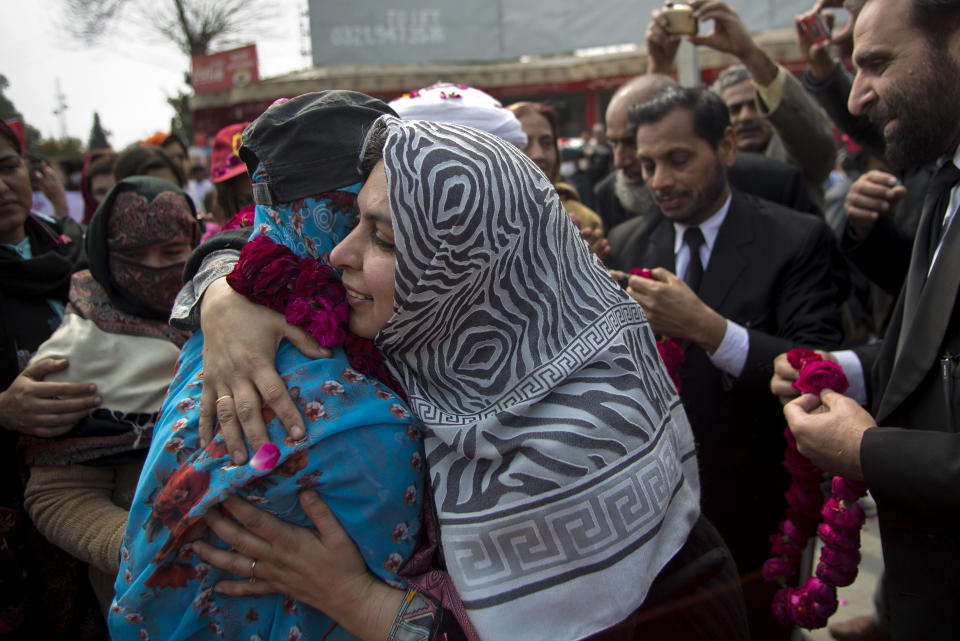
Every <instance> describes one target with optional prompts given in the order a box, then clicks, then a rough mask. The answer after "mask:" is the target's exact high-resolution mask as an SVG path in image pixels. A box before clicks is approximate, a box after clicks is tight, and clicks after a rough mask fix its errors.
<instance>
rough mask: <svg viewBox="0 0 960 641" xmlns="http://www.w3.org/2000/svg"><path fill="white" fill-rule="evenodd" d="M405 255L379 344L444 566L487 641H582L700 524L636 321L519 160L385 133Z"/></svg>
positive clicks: (692, 475)
mask: <svg viewBox="0 0 960 641" xmlns="http://www.w3.org/2000/svg"><path fill="white" fill-rule="evenodd" d="M381 120H384V122H385V124H386V127H387V141H386V144H385V146H384V165H385V168H386V174H387V183H388V189H389V192H390V194H389V196H390V210H391V213H392V216H393V225H394V236H395V242H396V256H397V271H396V290H395V299H394V311H395V313H394V315H393V317H392V318H391V320H390V321H389V322H388V323H387V325H386V326H385V327H384V329H383V330H382V331H381V332H380V334H379V335H378V336H377V339H376V340H377V344H378V346H379V347H380V349H381V350H382V351H383V353H384V354H385V355H386V356H387V358H388V360H389V361H390V362H391V364H392V365H393V367H394V368H395V373H396V374H397V376H398V379H399V380H400V381H401V382H402V384H403V387H404V388H405V389H406V390H407V393H408V395H409V398H410V405H411V407H412V408H413V410H414V412H415V413H416V414H417V415H418V416H419V417H420V419H421V420H422V421H423V422H424V424H425V426H426V428H427V438H426V443H425V444H426V452H427V462H428V468H429V472H428V473H429V476H430V480H431V483H432V485H433V489H434V495H435V499H436V505H437V511H438V515H439V519H440V527H441V543H442V546H443V550H444V557H445V559H446V564H447V568H448V570H449V573H450V575H451V578H452V579H453V581H454V584H455V586H456V588H457V591H458V592H459V594H460V597H461V598H462V599H463V602H464V605H465V607H466V609H467V612H468V613H469V615H470V619H471V622H472V623H473V624H474V626H475V627H476V629H477V631H478V633H479V634H480V637H481V638H482V639H509V638H516V636H517V634H518V630H519V631H521V632H520V633H519V634H520V636H522V637H523V638H524V639H527V640H530V641H537V640H539V639H543V640H544V641H547V640H549V641H558V640H563V639H580V638H583V637H586V636H588V635H590V634H592V633H595V632H597V631H599V630H602V629H604V628H607V627H609V626H611V625H614V624H616V623H618V622H620V621H621V620H623V619H625V618H626V617H627V616H629V615H630V613H631V612H633V611H634V610H635V609H636V608H637V607H638V606H639V605H640V604H641V603H642V601H643V599H644V597H645V596H646V593H647V590H648V588H649V586H650V583H651V581H652V580H653V579H654V577H655V576H656V574H657V573H658V572H659V571H660V569H661V568H662V567H663V566H664V565H665V564H666V563H667V561H669V560H670V558H671V557H672V556H673V554H674V553H675V552H676V551H677V550H678V549H679V548H680V546H681V545H683V543H684V541H685V540H686V537H687V534H688V532H689V531H690V528H691V526H692V524H693V522H694V521H695V520H696V519H697V516H698V514H699V480H698V477H697V472H696V460H695V457H694V443H693V436H692V433H691V431H690V426H689V424H688V422H687V419H686V415H685V414H684V412H683V408H682V407H681V405H680V401H679V399H678V398H677V395H676V393H675V392H674V389H673V384H672V383H671V382H670V379H669V378H668V376H667V374H666V371H665V370H664V368H663V365H662V363H661V361H660V358H659V356H658V354H657V349H656V346H655V343H654V337H653V335H652V334H651V332H650V329H649V327H648V325H647V322H646V318H645V317H644V315H643V312H642V311H641V309H640V306H639V305H637V304H636V303H634V302H633V301H632V300H631V299H630V298H629V297H628V296H626V294H624V293H623V292H622V291H621V290H620V289H619V288H618V287H617V286H616V285H615V284H614V283H613V281H612V280H611V279H610V278H609V277H608V275H607V273H606V270H605V269H604V267H603V265H602V264H601V263H600V261H599V260H597V259H596V258H595V256H594V255H593V253H592V252H591V251H590V249H589V248H588V247H587V245H586V243H585V242H583V240H582V239H581V238H580V236H579V234H578V232H577V229H576V227H575V226H574V225H573V224H572V223H571V222H570V220H569V219H568V217H567V215H566V214H565V213H564V211H563V208H562V206H561V204H560V201H559V200H558V198H557V194H556V191H555V190H554V188H553V187H552V185H551V184H550V182H549V181H548V180H547V178H546V177H545V176H544V175H543V174H542V172H541V171H540V170H539V169H538V168H537V167H536V165H534V164H533V163H532V162H531V161H530V160H528V159H527V158H526V156H524V155H523V153H522V152H520V151H519V150H518V149H516V148H515V147H513V146H512V145H510V144H509V143H505V142H503V141H502V140H500V139H499V138H496V137H494V136H491V135H488V134H485V133H483V132H480V131H477V130H475V129H470V128H468V127H461V126H457V125H448V124H437V123H428V122H423V121H406V122H405V121H400V120H398V119H396V118H393V117H390V116H387V117H384V118H382V119H381Z"/></svg>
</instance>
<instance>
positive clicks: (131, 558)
mask: <svg viewBox="0 0 960 641" xmlns="http://www.w3.org/2000/svg"><path fill="white" fill-rule="evenodd" d="M265 179H266V176H265V175H264V174H263V173H262V172H261V171H260V170H257V171H256V172H255V173H254V175H253V180H254V181H255V182H257V181H264V180H265ZM359 189H360V184H359V183H356V184H353V185H349V186H345V187H341V188H340V189H337V190H334V191H330V192H325V193H321V194H316V195H313V196H309V197H306V198H301V199H298V200H296V201H294V202H286V203H277V204H273V205H257V208H256V216H255V219H254V229H255V232H254V235H255V236H262V237H266V238H269V239H270V240H271V241H273V242H274V243H276V244H278V245H283V246H285V247H287V248H288V249H290V250H292V251H293V252H294V253H296V254H297V255H298V256H299V257H301V258H306V257H311V258H325V257H326V256H327V255H328V254H329V253H330V251H331V250H332V249H333V247H334V245H335V244H336V243H337V242H339V241H340V240H342V239H343V237H344V236H346V234H347V233H348V232H349V230H350V229H351V228H352V227H353V226H354V224H355V223H356V219H357V208H356V203H355V201H356V194H357V192H358V191H359ZM250 244H252V243H249V244H248V247H249V246H250ZM293 262H297V263H298V264H302V263H304V262H307V261H293ZM278 276H279V277H281V278H284V280H283V283H284V284H288V283H289V282H290V280H291V278H290V274H289V273H286V274H279V275H278ZM292 280H296V279H295V278H294V279H292ZM178 366H179V367H178V371H177V374H176V376H175V377H174V380H173V382H172V383H171V385H170V390H169V394H168V396H167V400H166V402H165V403H164V406H163V410H162V412H161V418H160V419H159V420H158V421H157V425H156V428H155V430H154V437H153V444H152V445H151V448H150V453H149V454H148V456H147V460H146V463H145V465H144V471H143V474H142V477H141V482H140V485H139V487H138V488H137V495H136V497H135V498H134V501H133V505H132V507H131V509H130V516H129V519H128V521H127V531H126V534H125V536H124V545H123V551H122V559H121V564H120V572H119V573H118V576H117V581H116V584H115V590H116V594H117V596H116V599H115V601H114V603H113V607H112V608H111V614H110V616H109V624H110V634H111V638H112V639H114V640H115V641H137V640H138V639H143V638H150V639H165V640H166V641H179V640H181V639H191V640H196V639H211V640H214V639H221V638H230V639H253V638H261V637H262V636H269V637H270V638H276V639H284V638H285V639H300V638H303V639H319V638H321V637H322V638H326V639H329V640H330V641H334V640H337V641H346V640H347V639H353V638H354V637H353V636H352V635H349V634H348V633H347V632H346V631H345V630H343V629H342V628H338V627H337V625H336V623H335V622H334V621H333V620H331V619H330V618H329V617H328V616H327V615H325V614H324V613H323V612H320V611H319V610H315V609H313V608H312V607H309V606H307V605H305V604H302V603H298V602H296V601H294V600H293V599H290V598H288V597H285V596H284V595H280V594H272V595H266V596H261V597H228V596H225V595H221V594H218V593H216V592H214V591H213V586H214V585H215V584H216V583H217V582H218V581H219V580H221V579H225V578H229V577H230V575H229V574H228V573H225V572H223V571H221V570H219V569H217V568H211V567H210V566H208V565H206V564H205V563H202V562H201V561H200V559H199V557H196V556H194V555H193V554H192V553H190V552H189V549H188V548H186V547H184V544H185V543H187V542H188V541H191V540H193V539H194V538H196V537H197V536H199V535H200V534H202V533H203V530H204V524H203V520H202V519H203V516H204V514H206V513H207V511H208V510H210V509H214V508H215V506H216V505H217V504H219V503H221V502H222V501H223V500H224V499H225V498H227V497H228V496H231V495H233V494H238V495H240V496H242V497H244V498H246V499H247V500H248V501H250V502H253V503H255V504H257V505H260V506H262V507H264V508H265V509H268V510H270V511H271V512H272V513H273V514H275V515H276V516H277V517H279V518H280V519H282V520H284V521H287V522H289V523H294V524H297V525H300V526H303V527H310V528H312V527H314V526H313V524H312V523H311V521H310V519H309V518H308V517H307V514H306V513H305V512H304V510H303V508H302V506H301V505H300V503H299V501H298V500H297V495H298V493H299V492H300V491H301V490H304V489H308V488H315V489H316V490H317V491H318V492H319V493H320V495H321V496H322V497H323V498H324V500H325V501H326V502H327V505H328V506H329V507H330V509H331V511H333V513H334V514H335V515H336V517H337V519H338V521H339V522H340V523H341V524H342V525H343V527H344V529H345V530H346V531H347V533H348V534H349V535H350V537H351V539H352V540H353V541H354V542H355V543H356V544H357V547H358V548H359V549H360V551H361V554H362V555H363V558H364V560H365V561H366V563H367V565H368V567H369V568H370V570H371V571H372V572H373V573H374V574H376V575H377V576H378V577H380V578H381V579H383V580H385V581H387V582H389V583H391V584H393V585H401V584H402V580H401V579H400V577H399V575H398V574H397V572H398V570H399V568H400V566H402V565H403V564H404V562H405V561H406V560H407V559H408V558H409V557H410V555H411V553H412V552H413V549H414V544H415V543H416V541H417V536H418V534H419V531H420V520H419V514H420V509H421V506H422V503H421V501H422V497H423V486H424V483H425V479H424V477H423V472H422V465H423V458H422V453H421V452H422V446H421V433H420V428H419V424H418V423H417V421H416V420H415V419H414V418H413V417H412V415H411V413H410V412H409V410H408V409H407V406H406V405H405V404H404V402H403V401H402V400H401V399H399V398H398V397H397V396H395V395H394V393H392V392H391V391H390V390H388V389H387V388H386V387H384V386H383V385H382V384H380V383H379V382H378V381H377V380H375V379H373V378H369V377H365V376H363V375H362V374H360V373H359V372H357V371H355V370H354V369H352V368H351V367H350V365H349V363H348V361H347V358H346V355H345V353H344V351H343V349H341V348H339V347H337V348H335V349H334V350H333V356H332V357H331V358H325V359H319V360H313V359H309V358H308V357H306V356H305V355H303V354H302V353H301V352H300V351H299V350H297V349H296V348H295V347H293V346H292V345H291V344H290V343H288V342H286V341H283V342H282V343H281V344H280V347H279V350H278V352H277V358H276V366H277V369H278V371H279V372H280V375H281V377H282V378H283V380H284V382H285V383H286V385H287V389H288V390H289V392H290V395H291V396H292V398H293V399H294V401H295V402H296V403H297V405H298V407H299V409H300V412H301V414H302V415H303V418H304V421H305V423H304V427H305V429H306V436H305V437H304V438H303V439H301V440H300V441H294V440H293V439H291V438H289V437H287V435H286V430H285V429H284V428H283V426H282V425H281V424H280V421H279V419H277V418H276V417H275V415H274V414H273V412H272V410H270V408H269V407H267V406H265V407H264V420H265V422H266V424H267V430H268V432H269V435H270V439H271V442H272V443H274V444H276V446H277V448H278V458H277V459H276V461H275V462H274V463H273V465H269V466H266V467H264V466H262V465H258V464H256V462H257V458H258V457H257V456H255V457H254V459H253V461H251V463H250V464H248V465H240V466H236V465H233V464H232V463H231V461H230V454H229V452H228V451H227V447H226V443H225V442H224V440H223V437H222V435H217V436H216V437H215V438H214V439H213V440H212V441H211V442H210V444H208V446H207V447H206V448H204V449H198V442H197V439H198V436H197V425H198V423H199V404H200V394H201V390H202V385H203V335H202V332H198V333H196V334H194V336H193V337H192V338H191V339H190V340H189V341H188V342H187V344H186V345H185V346H184V348H183V351H182V352H181V356H180V359H179V361H178ZM205 536H206V538H207V540H208V541H210V542H211V543H212V544H214V545H219V546H221V547H225V546H226V544H225V543H224V542H223V541H221V540H220V539H219V538H216V537H215V535H213V534H212V532H210V531H207V532H206V534H205ZM265 631H270V634H265Z"/></svg>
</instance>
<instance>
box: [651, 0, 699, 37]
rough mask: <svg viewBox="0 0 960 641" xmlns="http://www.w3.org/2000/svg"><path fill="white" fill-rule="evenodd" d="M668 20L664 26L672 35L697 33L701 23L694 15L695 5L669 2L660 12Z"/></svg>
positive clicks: (693, 34) (692, 34)
mask: <svg viewBox="0 0 960 641" xmlns="http://www.w3.org/2000/svg"><path fill="white" fill-rule="evenodd" d="M660 15H662V16H663V17H664V18H666V20H667V24H666V26H665V27H664V31H666V32H667V33H668V34H670V35H671V36H679V35H689V36H695V35H697V30H698V28H699V25H698V24H697V19H696V18H694V17H693V7H691V6H689V5H686V4H673V3H671V2H668V3H667V4H666V6H664V8H663V10H662V11H661V12H660Z"/></svg>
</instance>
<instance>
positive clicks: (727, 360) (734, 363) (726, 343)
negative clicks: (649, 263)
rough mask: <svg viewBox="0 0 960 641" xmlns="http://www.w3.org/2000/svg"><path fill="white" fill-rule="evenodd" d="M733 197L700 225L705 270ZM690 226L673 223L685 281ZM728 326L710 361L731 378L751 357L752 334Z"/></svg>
mask: <svg viewBox="0 0 960 641" xmlns="http://www.w3.org/2000/svg"><path fill="white" fill-rule="evenodd" d="M731 198H732V197H731V196H727V200H726V201H725V202H724V203H723V205H721V206H720V209H718V210H717V213H715V214H714V215H713V216H710V218H708V219H707V220H706V221H704V222H703V223H702V224H701V225H700V231H701V232H703V240H704V243H703V245H701V246H700V264H701V265H703V271H704V272H706V271H707V266H708V265H709V264H710V255H711V254H712V253H713V246H714V245H715V244H716V242H717V234H719V233H720V226H721V225H723V221H724V220H726V219H727V213H728V212H729V211H730V201H731ZM688 227H690V225H683V224H681V223H673V228H674V230H675V231H676V233H675V234H674V240H673V256H674V261H675V263H676V274H677V276H679V277H680V278H683V277H684V276H685V275H686V273H687V265H689V264H690V248H689V247H688V246H687V244H686V243H685V242H683V233H684V232H685V231H686V230H687V228H688ZM726 321H727V327H726V329H725V330H724V333H723V340H722V341H720V345H719V346H718V347H717V349H716V351H714V352H713V354H709V356H710V362H712V363H713V364H714V366H715V367H717V369H720V370H722V371H724V372H726V373H728V374H730V375H731V376H734V377H737V376H740V373H741V372H742V371H743V366H744V364H745V363H746V362H747V354H748V353H749V351H750V334H749V333H747V330H746V329H745V328H744V327H742V326H740V325H738V324H736V323H734V322H733V321H731V320H730V319H726Z"/></svg>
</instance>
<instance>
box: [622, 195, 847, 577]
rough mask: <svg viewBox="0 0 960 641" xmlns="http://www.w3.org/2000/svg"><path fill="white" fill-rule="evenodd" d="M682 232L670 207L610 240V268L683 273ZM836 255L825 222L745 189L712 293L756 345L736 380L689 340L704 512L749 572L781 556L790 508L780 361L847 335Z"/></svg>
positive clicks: (705, 293)
mask: <svg viewBox="0 0 960 641" xmlns="http://www.w3.org/2000/svg"><path fill="white" fill-rule="evenodd" d="M674 234H675V231H674V227H673V224H672V222H671V221H670V220H669V219H667V218H666V217H665V216H663V215H662V214H660V213H659V212H657V213H656V214H653V215H647V216H644V217H640V218H635V219H632V220H630V221H627V222H626V223H624V224H623V225H621V226H619V227H617V228H615V229H614V230H613V231H611V232H610V234H609V235H608V239H609V241H610V245H611V247H612V249H613V251H612V253H611V256H610V258H609V259H608V261H607V262H608V264H609V265H610V267H612V268H615V269H622V270H627V271H628V270H629V269H631V268H633V267H645V268H653V267H664V268H666V269H668V270H670V271H671V272H673V271H675V261H674V255H673V246H674ZM835 257H836V247H835V242H834V239H833V237H832V235H831V233H830V230H829V228H828V227H827V226H826V224H825V223H824V222H823V221H822V220H820V219H818V218H815V217H813V216H809V215H804V214H799V213H797V212H793V211H791V210H788V209H786V208H783V207H780V206H778V205H775V204H773V203H770V202H767V201H764V200H761V199H758V198H755V197H753V196H748V195H745V194H742V193H740V192H737V191H734V192H733V196H732V201H731V205H730V210H729V212H728V214H727V218H726V219H725V220H724V222H723V225H722V226H721V228H720V231H719V234H718V236H717V240H716V244H715V246H714V248H713V251H712V253H711V256H710V261H709V263H708V264H707V266H706V269H705V271H704V275H703V281H702V282H701V286H700V292H699V295H700V298H701V299H702V300H703V302H704V303H706V304H707V305H708V306H710V307H711V308H713V309H714V310H715V311H717V312H718V313H719V314H721V315H722V316H724V317H725V318H727V319H729V320H732V321H734V322H736V323H738V324H740V325H742V326H743V327H745V328H746V329H747V331H748V333H749V336H750V349H749V353H748V355H747V360H746V364H745V366H744V369H743V372H742V374H741V375H740V376H739V377H738V378H733V377H732V376H730V375H729V374H726V373H724V372H722V371H721V370H719V369H717V368H716V367H715V366H714V365H713V364H712V363H711V361H710V359H709V357H708V356H707V354H706V353H705V352H704V351H703V350H702V349H701V348H699V347H698V346H696V345H694V344H690V345H687V346H686V348H685V360H684V363H683V366H682V367H681V376H682V379H683V385H682V388H681V391H680V396H681V399H682V400H683V403H684V407H685V409H686V411H687V414H688V416H689V418H690V423H691V425H692V427H693V432H694V435H695V436H696V438H697V444H698V459H699V461H700V468H701V486H702V505H703V511H704V513H705V514H706V516H707V518H709V519H710V520H711V521H713V522H714V524H715V525H716V526H717V529H718V530H719V531H720V533H721V535H723V537H724V539H725V540H726V541H727V544H728V545H729V546H730V549H731V551H732V552H733V555H734V559H735V560H736V561H737V565H738V567H739V569H740V571H741V572H742V573H745V572H748V571H750V570H754V569H756V568H758V567H759V566H760V565H761V564H762V563H763V561H764V560H765V559H766V558H767V557H768V556H769V540H768V537H769V535H771V534H773V533H774V532H775V531H776V530H777V525H778V523H779V522H780V521H781V520H783V510H784V508H785V505H786V504H785V502H784V498H783V492H784V491H785V490H786V487H787V484H788V482H789V481H788V477H787V474H786V472H785V470H784V469H783V468H782V467H781V461H782V460H783V450H784V446H785V442H784V438H783V428H784V426H785V422H784V419H783V414H782V412H781V408H780V405H779V403H778V402H777V400H776V399H775V398H774V397H773V396H772V395H771V394H770V391H769V384H770V377H771V375H772V374H773V359H774V358H775V357H776V356H777V355H778V354H780V353H782V352H784V351H787V350H788V349H790V348H792V347H796V346H805V347H828V348H829V347H832V346H835V345H836V344H838V343H839V341H840V340H841V336H842V330H841V322H840V313H839V303H838V300H837V293H836V288H835V286H834V282H833V277H832V267H833V261H834V260H835Z"/></svg>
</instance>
